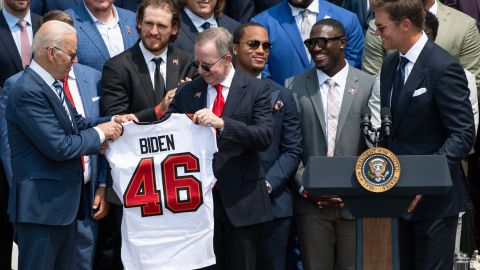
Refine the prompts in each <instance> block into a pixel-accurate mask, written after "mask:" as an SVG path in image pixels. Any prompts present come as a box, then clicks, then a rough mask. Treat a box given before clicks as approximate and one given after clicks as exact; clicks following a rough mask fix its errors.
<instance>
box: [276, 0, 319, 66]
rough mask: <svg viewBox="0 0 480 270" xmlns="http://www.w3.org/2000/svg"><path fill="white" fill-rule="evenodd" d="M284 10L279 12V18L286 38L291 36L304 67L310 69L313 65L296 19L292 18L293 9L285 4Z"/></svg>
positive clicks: (290, 39) (290, 40)
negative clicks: (309, 59)
mask: <svg viewBox="0 0 480 270" xmlns="http://www.w3.org/2000/svg"><path fill="white" fill-rule="evenodd" d="M283 5H284V8H283V9H281V10H279V12H278V14H277V16H276V17H277V18H278V20H279V22H280V25H281V26H282V28H283V30H284V31H285V35H286V36H291V38H289V39H288V40H289V42H291V43H292V45H293V47H294V48H295V51H296V52H297V54H298V55H299V56H300V59H302V63H303V64H304V66H306V67H309V66H311V63H310V62H309V61H308V56H307V51H306V50H305V45H303V42H302V40H303V39H302V35H301V33H300V31H299V30H298V27H297V23H296V22H295V18H294V17H292V13H291V9H290V7H289V6H288V4H287V2H286V1H285V2H284V3H283Z"/></svg>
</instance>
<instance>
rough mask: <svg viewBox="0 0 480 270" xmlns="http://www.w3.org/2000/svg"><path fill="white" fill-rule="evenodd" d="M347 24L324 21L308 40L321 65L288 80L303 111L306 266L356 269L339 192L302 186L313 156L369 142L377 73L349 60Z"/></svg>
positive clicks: (342, 152) (344, 152)
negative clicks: (365, 112) (318, 192)
mask: <svg viewBox="0 0 480 270" xmlns="http://www.w3.org/2000/svg"><path fill="white" fill-rule="evenodd" d="M346 43H347V40H346V38H345V30H344V28H343V25H342V24H341V23H340V22H339V21H337V20H334V19H324V20H320V21H318V22H317V23H316V24H315V25H314V26H313V27H312V30H311V32H310V38H309V39H307V40H305V45H306V46H307V48H308V50H309V52H310V55H311V57H312V60H313V61H314V62H315V68H312V69H309V70H308V71H306V72H304V73H301V74H299V75H297V76H295V77H294V78H293V79H289V80H287V86H288V87H289V88H291V89H292V90H293V97H294V99H295V102H296V103H297V107H298V110H299V113H300V126H301V129H302V137H303V148H304V152H303V157H302V164H300V166H299V169H298V171H297V174H296V177H295V181H296V183H297V188H298V189H297V190H298V191H297V192H295V193H296V195H297V196H295V219H296V222H297V223H296V224H297V230H298V235H299V238H300V247H301V250H302V261H303V264H304V268H305V269H307V270H308V269H315V270H333V269H339V270H341V269H353V268H354V266H355V222H354V220H353V217H352V215H351V214H350V213H349V211H348V210H347V209H346V208H345V207H344V205H343V202H342V200H341V198H339V197H338V196H328V197H316V196H310V195H309V194H308V190H305V189H304V188H303V186H302V176H303V171H304V167H303V166H304V164H307V162H308V159H309V158H310V157H311V156H356V155H359V154H360V153H361V152H363V151H364V150H365V149H366V148H367V146H366V144H365V141H364V139H363V138H362V136H361V132H360V122H361V115H360V114H361V113H360V112H361V110H362V108H363V107H365V106H367V103H368V97H369V95H370V92H371V90H372V88H373V84H374V78H373V77H371V76H370V75H368V74H366V73H365V72H363V71H361V70H358V69H356V68H354V67H352V66H350V65H348V64H347V62H346V61H345V55H344V48H345V46H346Z"/></svg>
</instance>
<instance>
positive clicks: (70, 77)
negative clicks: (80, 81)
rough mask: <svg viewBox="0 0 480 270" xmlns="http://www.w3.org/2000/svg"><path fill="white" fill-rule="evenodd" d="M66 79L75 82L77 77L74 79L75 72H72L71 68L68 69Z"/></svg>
mask: <svg viewBox="0 0 480 270" xmlns="http://www.w3.org/2000/svg"><path fill="white" fill-rule="evenodd" d="M74 65H75V64H74ZM68 79H69V80H77V77H75V72H73V66H72V68H71V69H70V72H68Z"/></svg>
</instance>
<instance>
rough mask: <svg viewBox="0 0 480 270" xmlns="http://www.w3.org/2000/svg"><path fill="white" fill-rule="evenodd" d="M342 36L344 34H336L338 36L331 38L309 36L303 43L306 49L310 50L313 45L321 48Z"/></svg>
mask: <svg viewBox="0 0 480 270" xmlns="http://www.w3.org/2000/svg"><path fill="white" fill-rule="evenodd" d="M342 38H345V36H338V37H332V38H325V37H318V38H309V39H306V40H305V41H304V42H303V43H304V44H305V46H306V47H307V49H309V50H312V49H313V48H315V46H318V47H320V48H323V47H325V46H327V45H328V44H329V43H330V42H332V41H336V40H340V39H342Z"/></svg>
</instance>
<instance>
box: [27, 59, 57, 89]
mask: <svg viewBox="0 0 480 270" xmlns="http://www.w3.org/2000/svg"><path fill="white" fill-rule="evenodd" d="M28 67H29V68H30V69H31V70H33V71H35V73H37V75H38V76H40V78H42V80H43V81H44V82H45V83H46V84H47V85H48V86H49V87H50V88H52V84H53V82H55V81H56V80H55V78H53V76H52V75H50V73H48V71H46V70H45V69H44V68H43V67H42V66H40V65H39V64H37V62H35V60H32V63H30V66H28ZM60 85H62V84H60ZM52 89H53V88H52Z"/></svg>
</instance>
